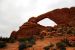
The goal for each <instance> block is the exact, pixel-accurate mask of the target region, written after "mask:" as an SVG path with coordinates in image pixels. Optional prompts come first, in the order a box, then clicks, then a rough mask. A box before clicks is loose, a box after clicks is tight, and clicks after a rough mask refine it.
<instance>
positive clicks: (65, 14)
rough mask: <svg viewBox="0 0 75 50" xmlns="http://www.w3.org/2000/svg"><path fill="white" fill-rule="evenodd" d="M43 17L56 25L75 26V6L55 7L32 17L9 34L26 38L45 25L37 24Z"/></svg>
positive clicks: (39, 30)
mask: <svg viewBox="0 0 75 50" xmlns="http://www.w3.org/2000/svg"><path fill="white" fill-rule="evenodd" d="M44 18H49V19H51V20H53V21H54V22H55V23H57V24H58V25H59V24H65V25H68V24H70V25H71V26H75V23H74V22H75V7H71V8H62V9H55V10H53V11H50V12H47V13H45V14H42V15H40V16H38V17H32V18H30V19H29V20H28V22H26V23H24V24H23V25H22V26H21V27H20V29H19V30H18V31H17V32H15V33H12V34H11V35H12V36H14V35H15V37H17V38H24V37H25V38H28V37H31V36H33V35H38V34H40V32H41V31H42V30H43V29H46V27H44V26H41V25H39V24H38V22H39V21H40V20H42V19H44Z"/></svg>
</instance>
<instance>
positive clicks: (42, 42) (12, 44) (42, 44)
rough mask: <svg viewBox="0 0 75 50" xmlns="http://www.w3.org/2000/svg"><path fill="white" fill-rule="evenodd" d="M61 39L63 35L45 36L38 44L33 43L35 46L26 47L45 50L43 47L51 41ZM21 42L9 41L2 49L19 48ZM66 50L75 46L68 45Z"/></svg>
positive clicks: (54, 41) (72, 49)
mask: <svg viewBox="0 0 75 50" xmlns="http://www.w3.org/2000/svg"><path fill="white" fill-rule="evenodd" d="M59 39H63V37H61V38H60V37H54V38H45V39H44V40H37V41H36V44H35V45H33V47H31V48H28V49H25V50H44V49H43V48H44V47H45V46H47V45H49V44H50V43H53V44H55V43H57V42H58V41H60V40H59ZM18 44H19V42H15V43H7V47H6V48H2V49H0V50H18V46H19V45H18ZM66 50H75V47H74V48H73V47H67V48H66Z"/></svg>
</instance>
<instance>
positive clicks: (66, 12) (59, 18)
mask: <svg viewBox="0 0 75 50" xmlns="http://www.w3.org/2000/svg"><path fill="white" fill-rule="evenodd" d="M44 18H49V19H51V20H53V21H54V22H55V23H57V24H71V25H72V26H75V24H74V22H75V7H71V8H62V9H55V10H53V11H50V12H47V13H45V14H42V15H39V16H38V17H32V18H30V19H29V21H28V22H33V23H37V22H39V21H40V20H42V19H44Z"/></svg>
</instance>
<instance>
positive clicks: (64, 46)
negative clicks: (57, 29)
mask: <svg viewBox="0 0 75 50" xmlns="http://www.w3.org/2000/svg"><path fill="white" fill-rule="evenodd" d="M56 46H57V47H58V48H60V50H66V44H65V43H64V42H58V43H56Z"/></svg>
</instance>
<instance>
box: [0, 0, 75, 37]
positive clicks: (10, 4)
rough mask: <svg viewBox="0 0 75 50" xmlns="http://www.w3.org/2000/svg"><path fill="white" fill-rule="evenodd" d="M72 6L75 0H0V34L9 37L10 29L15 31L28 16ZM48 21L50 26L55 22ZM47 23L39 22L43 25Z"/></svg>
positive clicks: (74, 5) (74, 4)
mask: <svg viewBox="0 0 75 50" xmlns="http://www.w3.org/2000/svg"><path fill="white" fill-rule="evenodd" d="M72 6H73V7H75V0H0V36H2V37H9V36H10V34H11V32H12V31H14V30H16V31H17V30H18V29H19V27H20V26H21V25H22V24H23V23H25V22H27V20H28V19H29V18H30V17H33V16H34V17H37V16H38V15H40V14H43V13H46V12H48V11H52V10H53V9H57V8H64V7H68V8H70V7H72ZM46 20H48V21H49V19H46ZM49 23H50V26H51V25H52V26H53V25H54V24H56V23H54V22H53V21H51V20H50V22H49ZM49 23H46V21H45V22H41V21H40V22H39V24H41V25H45V26H47V25H49Z"/></svg>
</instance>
